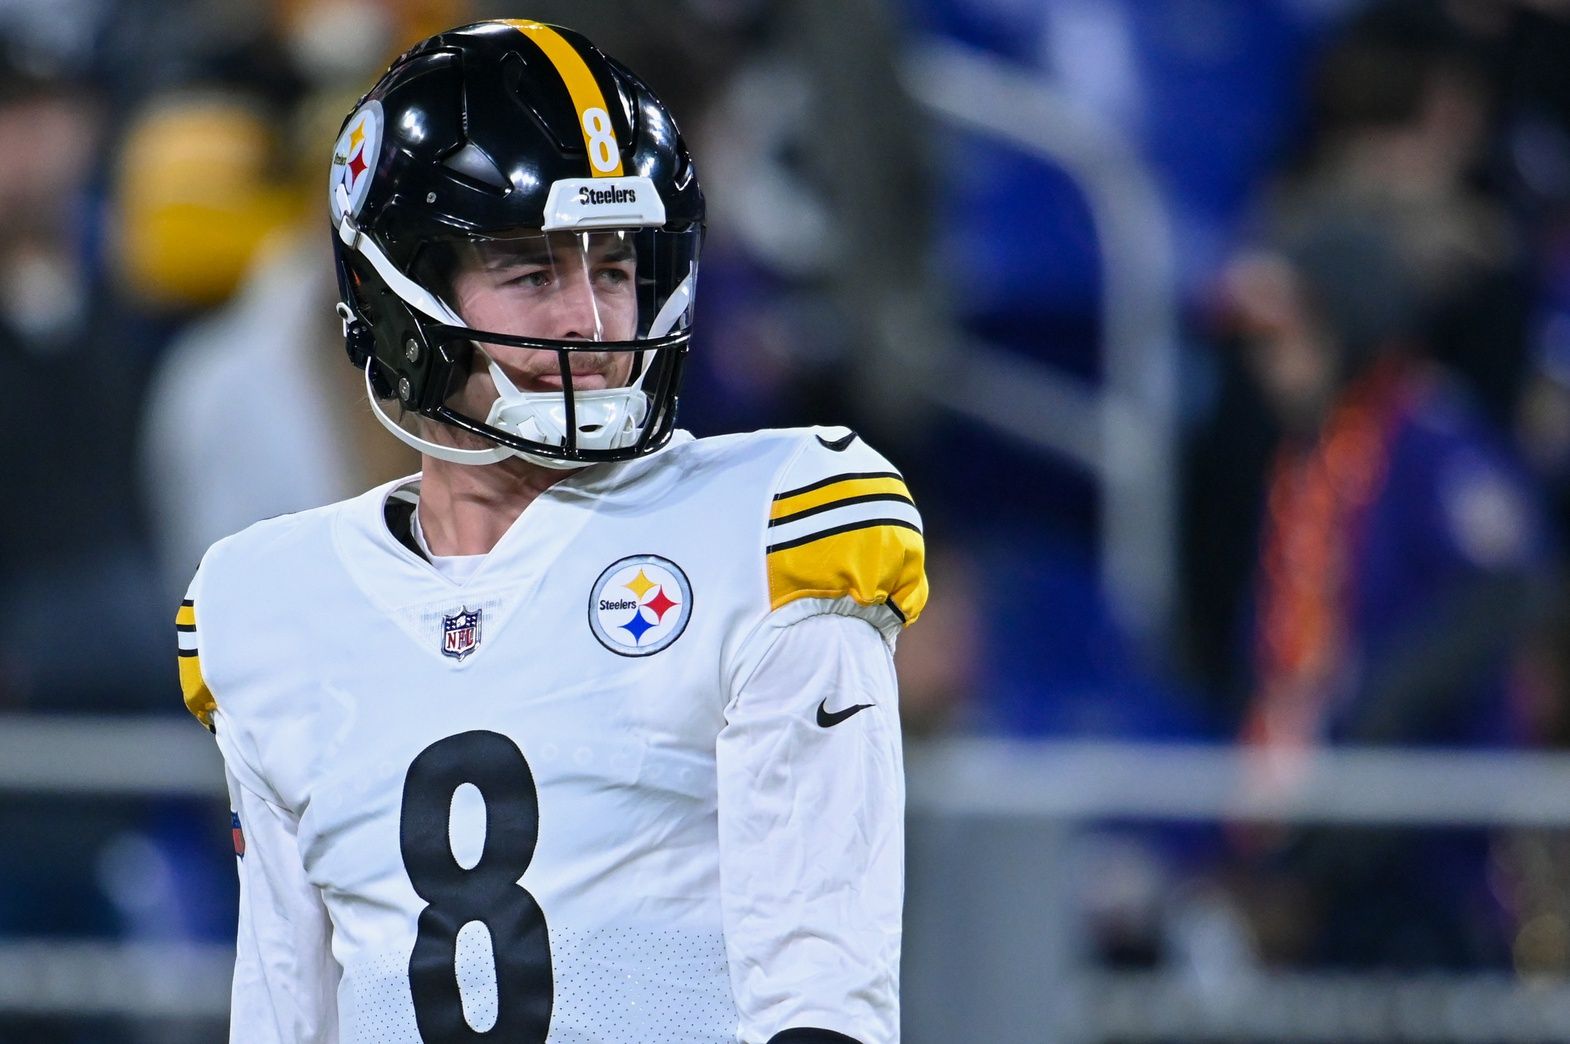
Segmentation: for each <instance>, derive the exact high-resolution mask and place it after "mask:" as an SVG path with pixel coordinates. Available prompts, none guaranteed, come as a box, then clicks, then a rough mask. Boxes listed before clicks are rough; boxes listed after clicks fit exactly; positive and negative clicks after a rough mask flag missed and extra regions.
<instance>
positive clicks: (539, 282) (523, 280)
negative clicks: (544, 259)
mask: <svg viewBox="0 0 1570 1044" xmlns="http://www.w3.org/2000/svg"><path fill="white" fill-rule="evenodd" d="M550 285H551V273H550V269H548V268H530V269H521V270H518V271H515V272H513V273H512V274H510V275H509V276H508V277H507V278H506V279H504V280H502V286H517V287H526V288H528V289H530V290H541V289H544V288H545V287H547V286H550Z"/></svg>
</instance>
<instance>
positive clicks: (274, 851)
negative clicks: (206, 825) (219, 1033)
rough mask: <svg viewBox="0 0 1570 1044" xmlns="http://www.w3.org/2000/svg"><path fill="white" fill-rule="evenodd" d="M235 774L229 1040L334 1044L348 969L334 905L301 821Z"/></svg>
mask: <svg viewBox="0 0 1570 1044" xmlns="http://www.w3.org/2000/svg"><path fill="white" fill-rule="evenodd" d="M227 776H228V782H229V800H230V807H231V809H232V810H233V812H232V816H233V821H232V825H233V827H234V831H235V854H236V862H237V863H238V868H239V875H240V918H239V929H238V931H237V933H236V937H235V963H234V987H233V991H232V993H231V995H230V1015H229V1025H230V1030H229V1038H230V1040H231V1041H233V1042H235V1044H241V1042H244V1044H334V1042H336V1041H337V1039H338V1026H337V1014H336V1012H337V1001H336V996H337V990H338V978H339V975H340V969H339V965H338V962H337V961H336V960H334V959H333V956H332V949H331V928H330V922H329V921H328V917H327V909H326V906H325V904H324V903H323V902H322V898H321V893H320V892H319V891H318V890H317V889H316V887H315V886H314V885H312V884H311V883H310V881H309V880H307V879H306V876H305V869H304V863H303V862H302V860H301V858H300V851H299V844H298V841H297V836H298V826H299V824H298V822H297V821H296V820H295V818H294V817H293V816H292V815H291V814H290V813H289V812H288V811H287V810H285V809H282V808H279V807H278V806H277V805H274V804H272V803H271V802H269V801H268V800H266V799H265V798H263V797H260V796H259V795H257V794H254V793H252V792H251V791H250V790H248V789H247V788H246V787H245V786H244V784H242V783H241V782H240V781H239V780H238V779H237V778H236V777H235V775H234V773H233V772H228V773H227Z"/></svg>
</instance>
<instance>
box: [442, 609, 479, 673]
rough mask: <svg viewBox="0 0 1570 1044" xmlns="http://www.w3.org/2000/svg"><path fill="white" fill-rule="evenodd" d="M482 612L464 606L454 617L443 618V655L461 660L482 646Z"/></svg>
mask: <svg viewBox="0 0 1570 1044" xmlns="http://www.w3.org/2000/svg"><path fill="white" fill-rule="evenodd" d="M480 612H481V610H479V609H476V610H475V611H474V612H472V613H471V612H469V607H468V606H464V607H463V608H462V609H459V610H458V611H457V613H455V614H453V615H452V616H443V617H442V655H443V656H451V657H452V658H453V659H455V660H461V659H463V658H464V657H465V656H467V655H469V654H470V653H472V652H473V651H474V650H475V649H476V648H478V647H479V644H480Z"/></svg>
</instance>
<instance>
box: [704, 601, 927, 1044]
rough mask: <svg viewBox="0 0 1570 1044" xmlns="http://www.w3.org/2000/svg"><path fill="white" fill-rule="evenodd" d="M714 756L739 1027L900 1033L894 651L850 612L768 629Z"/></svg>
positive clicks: (874, 1039)
mask: <svg viewBox="0 0 1570 1044" xmlns="http://www.w3.org/2000/svg"><path fill="white" fill-rule="evenodd" d="M764 640H765V641H766V643H767V648H766V650H765V651H764V652H763V654H762V656H761V657H760V658H759V660H758V662H757V666H756V668H755V669H754V670H753V671H752V672H751V673H750V675H749V676H748V677H746V678H745V679H744V680H743V681H742V682H741V684H740V685H738V686H737V687H736V688H735V690H734V692H733V694H732V698H731V700H730V702H729V704H728V706H727V708H726V714H725V724H724V726H723V728H722V730H721V732H720V735H719V739H718V745H717V751H716V757H717V767H718V781H719V841H720V891H721V895H720V900H721V907H722V911H723V917H724V926H725V945H726V950H727V955H728V961H729V967H730V977H731V984H732V989H733V992H734V994H735V997H736V1000H737V1006H738V1009H739V1010H740V1014H741V1028H742V1034H741V1039H742V1040H744V1041H747V1042H748V1044H764V1042H784V1041H800V1042H802V1044H806V1042H809V1041H824V1042H826V1041H836V1042H845V1041H849V1042H859V1044H888V1042H893V1041H896V1040H898V1039H899V959H900V931H901V911H902V907H903V902H904V803H905V788H904V771H903V764H902V757H901V747H900V734H899V714H898V707H897V692H896V684H895V676H894V664H893V657H892V652H891V650H890V648H889V646H888V644H887V643H886V642H885V641H884V640H882V638H881V637H880V635H879V633H878V632H877V631H875V630H874V629H873V628H870V627H867V626H865V625H864V623H862V622H861V621H860V620H858V619H855V618H853V617H852V616H848V615H842V614H833V613H823V614H817V615H813V616H809V617H806V618H803V619H801V620H798V621H795V622H793V623H791V624H789V625H787V626H783V627H779V628H775V629H772V630H771V631H769V632H768V634H767V637H766V638H765V639H764Z"/></svg>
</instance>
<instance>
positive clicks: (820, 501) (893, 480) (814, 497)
mask: <svg viewBox="0 0 1570 1044" xmlns="http://www.w3.org/2000/svg"><path fill="white" fill-rule="evenodd" d="M858 497H869V498H880V499H898V500H903V501H905V502H906V503H907V504H908V503H911V499H910V490H909V489H906V488H905V480H904V479H902V478H900V477H899V476H898V475H896V474H894V473H893V472H889V473H887V474H875V475H874V474H868V475H843V476H836V477H835V478H833V479H831V480H829V481H828V482H826V483H822V484H814V485H812V486H807V487H805V488H803V489H800V490H792V491H790V492H786V493H781V494H780V495H779V496H777V497H775V498H774V502H773V504H771V505H770V507H769V521H770V522H771V523H773V524H778V523H779V522H781V521H782V520H784V519H787V518H790V517H791V516H793V515H796V516H799V515H802V514H805V513H810V512H811V511H812V510H813V509H814V508H821V507H824V506H825V505H830V504H834V503H836V502H838V501H842V500H851V501H853V502H854V498H858Z"/></svg>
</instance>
